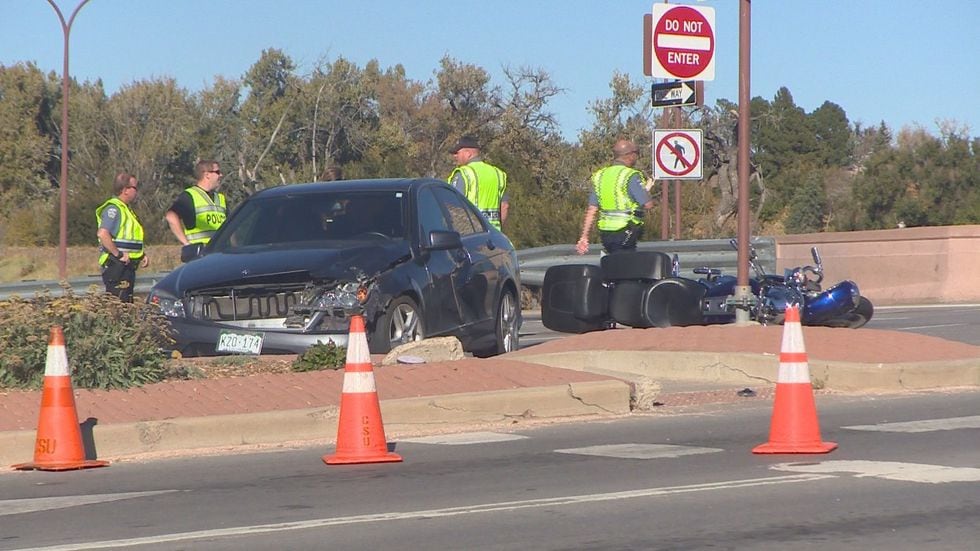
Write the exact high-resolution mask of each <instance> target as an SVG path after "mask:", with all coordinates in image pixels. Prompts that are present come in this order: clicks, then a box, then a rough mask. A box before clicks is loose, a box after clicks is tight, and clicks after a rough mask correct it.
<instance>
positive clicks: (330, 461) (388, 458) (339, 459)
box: [323, 452, 402, 465]
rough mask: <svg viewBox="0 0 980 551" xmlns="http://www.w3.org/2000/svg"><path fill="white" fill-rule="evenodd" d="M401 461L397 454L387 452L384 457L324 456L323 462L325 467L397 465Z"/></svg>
mask: <svg viewBox="0 0 980 551" xmlns="http://www.w3.org/2000/svg"><path fill="white" fill-rule="evenodd" d="M400 461H402V456H400V455H398V454H397V453H392V452H387V453H385V454H384V455H371V456H369V457H357V456H341V455H340V454H334V455H324V456H323V462H324V463H326V464H327V465H354V464H357V463H398V462H400Z"/></svg>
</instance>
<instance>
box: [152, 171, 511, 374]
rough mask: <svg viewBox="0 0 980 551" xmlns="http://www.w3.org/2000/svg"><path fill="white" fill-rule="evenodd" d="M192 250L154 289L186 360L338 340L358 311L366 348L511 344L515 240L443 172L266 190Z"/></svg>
mask: <svg viewBox="0 0 980 551" xmlns="http://www.w3.org/2000/svg"><path fill="white" fill-rule="evenodd" d="M189 247H193V246H189ZM185 249H187V247H185ZM185 252H188V251H186V250H185ZM189 256H190V257H195V256H197V257H198V258H193V259H190V258H188V259H189V260H190V261H189V262H187V263H185V264H183V265H182V266H180V267H179V268H177V269H176V270H174V271H173V272H171V273H170V274H168V275H167V276H166V277H165V278H163V279H162V280H161V281H160V282H159V283H157V284H156V285H155V286H154V287H153V289H152V290H151V292H150V295H149V297H148V301H149V302H150V303H152V304H156V305H158V306H159V307H160V310H161V312H162V313H163V314H164V315H166V316H167V317H168V318H169V320H170V322H171V325H172V327H173V332H174V338H175V340H176V342H177V348H178V349H179V350H180V351H181V352H183V353H185V354H230V353H252V354H256V353H302V352H304V351H305V350H306V349H307V348H308V347H309V346H311V345H313V344H315V343H317V342H322V343H327V342H328V341H333V342H334V343H335V344H337V345H338V346H345V345H346V343H347V332H348V328H349V323H350V316H351V314H352V313H355V312H361V313H363V315H364V318H365V322H366V327H367V333H368V343H369V347H370V349H371V352H372V353H385V352H388V351H390V349H391V348H393V347H394V346H396V345H398V344H401V343H405V342H409V341H414V340H420V339H422V338H423V337H434V336H442V335H454V336H456V337H458V338H459V339H460V341H461V342H462V343H463V347H464V349H465V350H467V351H469V352H472V353H473V354H474V355H478V356H489V355H494V354H500V353H503V352H509V351H512V350H516V349H517V348H518V332H519V330H520V326H521V310H520V303H519V300H518V297H519V296H520V295H519V289H520V280H519V275H518V264H517V256H516V254H515V252H514V248H513V246H512V245H511V243H510V241H509V240H508V239H507V237H506V236H504V234H502V233H500V232H499V231H498V230H496V229H495V228H494V227H493V226H491V225H490V224H489V223H488V222H487V220H486V219H485V218H484V217H483V215H482V214H480V212H479V211H477V210H476V209H475V208H473V206H472V205H471V204H470V203H469V202H468V201H467V200H466V198H465V197H463V196H462V195H461V194H459V193H458V192H457V191H456V190H454V189H453V188H451V187H450V186H448V185H446V184H445V183H444V182H442V181H439V180H434V179H388V180H348V181H341V182H329V183H326V182H318V183H310V184H293V185H286V186H280V187H275V188H270V189H266V190H263V191H260V192H258V193H256V194H254V195H252V196H251V197H249V198H248V199H247V200H246V201H245V202H244V203H242V205H241V206H240V207H239V208H238V209H236V210H235V212H234V213H233V214H232V216H231V217H229V218H228V220H227V221H226V222H225V224H224V225H223V226H222V227H221V229H220V230H219V231H218V233H217V234H216V235H215V236H214V238H213V239H212V240H211V242H210V243H208V245H207V246H206V247H204V248H203V249H201V250H200V251H199V253H197V252H196V251H195V252H193V253H192V254H190V255H189Z"/></svg>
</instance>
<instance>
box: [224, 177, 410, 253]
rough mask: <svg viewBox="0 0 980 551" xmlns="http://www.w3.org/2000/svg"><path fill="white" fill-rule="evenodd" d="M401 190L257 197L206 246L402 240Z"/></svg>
mask: <svg viewBox="0 0 980 551" xmlns="http://www.w3.org/2000/svg"><path fill="white" fill-rule="evenodd" d="M404 195H405V194H404V192H401V191H362V192H355V191H347V192H327V193H317V194H309V193H297V194H289V195H277V196H273V197H268V198H265V197H259V198H256V199H253V200H250V201H247V202H246V203H245V204H244V205H242V208H241V209H240V210H239V211H237V212H236V213H235V214H234V216H232V217H231V218H229V219H228V221H227V222H226V223H225V225H226V227H223V228H222V229H221V232H219V234H218V235H217V236H216V237H215V239H214V240H213V241H212V243H211V246H210V249H211V250H212V251H222V250H227V249H237V248H240V247H254V246H268V245H277V246H288V245H292V244H307V245H309V244H312V243H315V242H324V241H360V240H375V241H377V240H392V239H404V238H405V203H406V201H405V197H404ZM341 246H342V245H341Z"/></svg>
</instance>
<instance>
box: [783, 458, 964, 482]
mask: <svg viewBox="0 0 980 551" xmlns="http://www.w3.org/2000/svg"><path fill="white" fill-rule="evenodd" d="M769 468H770V469H773V470H777V471H791V472H797V473H815V474H816V473H820V474H826V473H840V472H849V473H856V476H857V477H858V478H862V477H874V478H883V479H885V480H900V481H902V482H921V483H924V484H943V483H948V482H980V469H973V468H970V467H946V466H943V465H927V464H923V463H899V462H897V461H820V462H816V463H779V464H777V465H772V466H770V467H769Z"/></svg>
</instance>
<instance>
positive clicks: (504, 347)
mask: <svg viewBox="0 0 980 551" xmlns="http://www.w3.org/2000/svg"><path fill="white" fill-rule="evenodd" d="M519 319H520V309H519V306H518V304H517V299H516V298H514V293H512V292H510V291H504V292H503V294H502V295H500V301H499V302H498V303H497V316H496V321H495V322H494V333H495V335H494V337H495V342H494V345H493V346H492V347H490V348H486V349H483V350H480V351H477V352H474V353H473V355H474V356H477V357H487V356H496V355H497V354H504V353H506V352H513V351H515V350H517V349H519V348H520V329H521V328H520V324H519V322H518V320H519Z"/></svg>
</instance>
